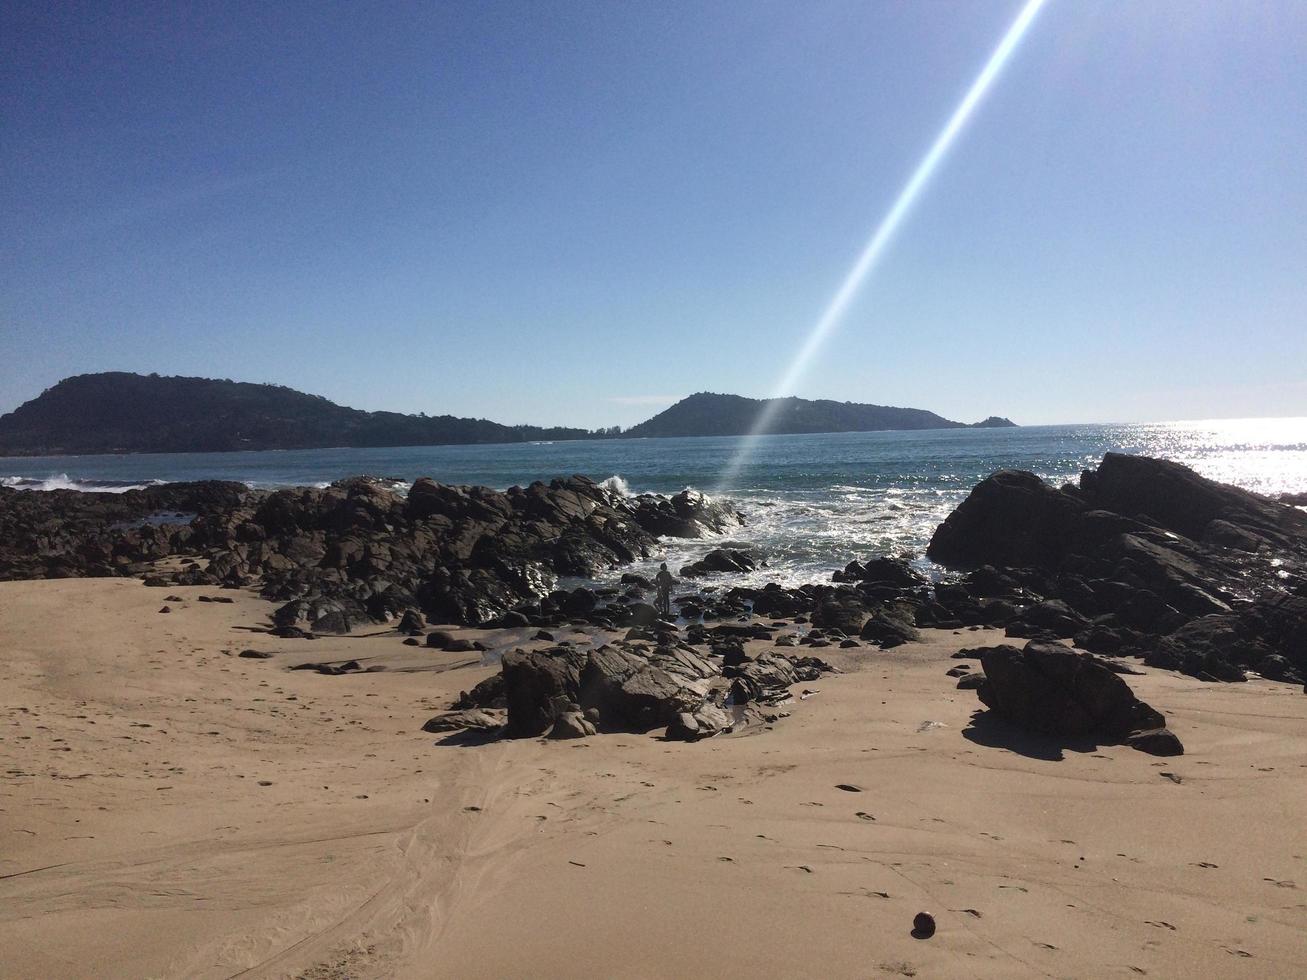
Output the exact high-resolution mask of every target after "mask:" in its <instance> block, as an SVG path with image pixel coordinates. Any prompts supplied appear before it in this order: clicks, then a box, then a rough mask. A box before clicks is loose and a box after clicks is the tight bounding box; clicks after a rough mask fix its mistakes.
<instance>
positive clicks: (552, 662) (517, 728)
mask: <svg viewBox="0 0 1307 980" xmlns="http://www.w3.org/2000/svg"><path fill="white" fill-rule="evenodd" d="M585 663H586V655H585V654H584V653H582V652H580V651H578V650H575V649H573V648H571V647H554V648H552V649H550V650H532V651H524V650H513V651H511V652H509V653H506V654H504V659H503V675H504V700H505V702H506V703H507V705H508V729H507V732H508V734H509V735H510V736H511V737H513V738H529V737H531V736H535V735H543V734H545V732H547V731H549V729H550V728H552V727H553V724H554V722H555V721H557V720H558V716H559V715H560V714H562V713H563V710H560V703H562V704H563V705H565V704H566V703H567V702H573V703H574V702H576V700H577V698H578V697H579V695H580V690H581V669H582V668H583V667H584V666H585Z"/></svg>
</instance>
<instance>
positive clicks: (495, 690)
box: [427, 623, 831, 741]
mask: <svg viewBox="0 0 1307 980" xmlns="http://www.w3.org/2000/svg"><path fill="white" fill-rule="evenodd" d="M760 629H761V630H762V631H763V632H764V633H766V634H768V635H770V634H771V632H773V631H772V630H770V629H768V628H766V627H761V628H760ZM751 635H752V634H751ZM690 638H691V639H694V640H695V641H696V643H695V644H691V643H690V642H687V639H685V638H682V637H680V636H679V635H678V630H677V628H676V627H675V626H673V625H671V624H667V623H660V624H658V630H657V634H656V636H654V635H651V636H650V641H651V642H644V641H641V640H631V639H628V640H619V641H616V642H614V643H605V644H603V645H601V646H598V647H596V648H593V649H583V648H581V647H578V646H575V645H573V644H572V643H569V642H563V643H559V644H557V645H554V646H552V647H548V648H545V649H536V650H524V649H518V650H513V651H510V652H508V653H505V654H504V656H503V660H502V668H501V670H500V672H499V673H498V674H495V675H493V676H492V677H491V678H490V679H489V680H487V681H485V682H483V683H482V684H480V685H478V686H477V687H476V688H474V689H473V690H472V691H470V692H465V693H464V695H463V697H462V698H461V699H460V700H459V701H458V702H457V703H456V704H455V705H454V708H455V710H454V711H453V712H451V713H449V714H446V715H441V716H437V717H436V718H433V719H432V720H431V721H430V722H428V723H427V730H428V731H447V730H454V729H460V728H463V729H474V730H477V731H482V732H486V731H487V729H488V727H489V726H488V725H487V724H486V721H485V719H486V718H487V717H489V718H500V721H499V724H500V725H501V726H502V733H503V734H505V735H507V736H509V737H511V738H529V737H533V736H540V735H547V736H549V737H551V738H578V737H582V736H585V735H593V734H595V733H597V732H601V731H610V732H611V731H621V732H644V731H649V730H650V729H655V728H656V729H665V730H666V735H667V737H668V738H670V739H673V740H677V741H697V740H699V739H701V738H706V737H710V736H712V735H716V734H717V733H718V732H720V731H722V730H723V729H724V728H727V727H729V724H730V723H729V721H728V717H727V713H726V697H727V689H728V682H733V683H735V684H738V685H742V686H743V689H744V690H745V691H747V692H748V695H749V703H750V704H751V705H752V706H753V707H752V708H751V711H752V712H753V714H754V715H755V717H756V718H757V719H760V720H764V721H774V720H776V718H777V717H778V715H777V714H776V713H775V711H774V710H772V709H771V708H770V707H769V706H771V705H776V704H779V703H781V702H784V701H786V700H788V699H789V689H790V687H791V686H792V685H794V684H796V683H798V682H801V681H813V680H816V679H817V678H818V677H820V676H821V675H822V674H824V673H828V672H829V671H830V670H831V667H830V666H829V665H828V664H826V663H825V662H824V661H822V660H819V659H817V658H816V657H810V656H788V655H785V654H782V653H779V652H777V651H764V652H761V653H758V654H754V655H749V654H747V653H746V652H745V650H744V647H743V645H742V644H741V643H740V633H739V632H737V631H735V630H733V629H731V627H729V626H725V625H724V626H719V627H716V628H715V629H714V630H713V631H712V632H711V633H706V634H697V635H696V634H691V636H690ZM498 711H503V712H505V713H504V714H503V715H502V717H501V716H498V715H493V714H492V715H487V714H486V712H498ZM478 712H479V713H478Z"/></svg>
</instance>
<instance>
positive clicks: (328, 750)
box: [0, 580, 1307, 978]
mask: <svg viewBox="0 0 1307 980" xmlns="http://www.w3.org/2000/svg"><path fill="white" fill-rule="evenodd" d="M170 593H176V594H180V595H183V596H185V597H186V601H185V602H182V603H170V605H171V606H172V608H173V612H172V613H170V614H167V615H162V614H159V613H158V612H157V610H158V609H159V607H160V606H161V605H162V604H163V596H164V595H165V594H170ZM208 594H221V595H228V596H235V597H236V600H237V601H236V602H235V603H234V604H231V605H224V604H213V603H201V602H199V601H197V600H198V597H199V596H200V595H208ZM270 608H271V607H270V606H269V605H268V604H267V603H264V602H262V601H260V600H258V599H257V598H254V597H252V596H248V595H244V594H241V593H230V592H224V593H214V592H213V590H211V589H208V590H206V589H171V590H160V589H149V588H145V587H143V586H142V585H141V584H140V583H139V582H135V581H127V580H80V581H62V582H24V583H6V584H0V659H2V661H3V670H4V684H3V687H2V689H0V756H3V759H2V760H0V761H2V762H3V765H0V975H3V976H4V977H41V978H55V977H89V976H95V977H174V976H179V977H180V976H185V977H232V976H250V977H280V976H305V977H374V976H402V977H434V976H442V977H443V976H449V977H479V976H530V977H571V976H605V977H618V976H621V977H652V976H678V977H680V976H736V977H738V976H745V975H753V976H786V977H794V976H818V975H819V976H839V977H843V976H850V977H852V976H859V977H868V976H881V975H888V976H900V975H901V976H918V977H1004V978H1011V977H1026V976H1050V977H1103V976H1117V975H1120V976H1143V975H1146V976H1151V977H1180V976H1195V975H1207V976H1211V977H1257V978H1264V977H1273V976H1282V977H1297V976H1302V975H1304V973H1305V972H1307V934H1305V932H1304V927H1307V905H1305V893H1307V827H1305V824H1304V820H1303V811H1304V805H1305V804H1307V782H1305V777H1307V772H1305V771H1304V769H1305V768H1307V724H1305V722H1307V697H1304V696H1303V695H1302V693H1301V692H1299V691H1298V690H1296V689H1294V688H1292V687H1289V686H1287V685H1277V684H1270V683H1267V682H1262V681H1254V682H1251V683H1249V684H1244V685H1217V684H1212V685H1205V684H1201V683H1199V682H1197V681H1195V680H1192V679H1190V678H1185V677H1179V676H1173V675H1169V674H1165V673H1161V672H1149V674H1148V676H1144V677H1131V678H1129V681H1130V683H1131V685H1132V687H1134V689H1135V690H1136V692H1137V693H1138V694H1139V695H1140V696H1141V697H1143V698H1144V699H1145V700H1147V701H1149V702H1150V703H1152V704H1153V705H1154V706H1155V707H1157V708H1159V709H1161V710H1162V711H1163V712H1165V713H1166V715H1167V716H1168V718H1169V719H1170V722H1171V727H1172V728H1173V729H1174V730H1175V731H1176V732H1177V734H1179V735H1180V737H1181V738H1182V739H1183V740H1184V742H1185V745H1186V747H1187V749H1188V754H1186V755H1185V756H1184V757H1182V758H1177V759H1166V760H1159V759H1155V758H1153V757H1150V756H1147V755H1143V754H1141V753H1139V752H1135V751H1133V750H1130V749H1126V748H1121V747H1116V746H1105V747H1101V748H1098V747H1093V746H1070V747H1066V748H1065V751H1063V752H1058V751H1057V748H1058V747H1057V746H1056V745H1055V744H1053V743H1050V742H1048V741H1042V740H1038V739H1031V738H1022V737H1019V736H1016V735H1014V734H1013V733H1012V732H1010V731H1005V730H1003V729H1001V728H998V729H995V728H994V727H993V726H989V725H984V724H981V725H980V726H979V727H972V724H971V719H972V715H973V713H974V712H975V710H976V708H977V706H978V703H977V701H976V698H975V695H974V693H972V692H967V691H957V690H955V688H954V681H953V680H952V679H951V678H948V677H946V676H944V671H945V669H947V668H948V667H949V666H951V665H952V664H953V663H954V661H951V660H950V659H949V655H950V654H951V653H952V652H953V651H954V650H956V649H957V648H958V647H959V646H960V645H975V644H977V643H982V642H997V640H998V634H996V633H992V632H980V633H970V632H964V633H963V634H961V635H960V636H959V635H955V634H952V633H933V634H930V635H929V636H928V638H927V640H926V641H925V642H922V643H919V644H912V645H910V646H907V647H902V648H899V649H898V650H894V651H891V652H884V653H882V652H877V651H873V650H870V649H863V650H861V651H856V650H855V651H846V652H844V653H845V655H844V656H842V657H840V658H839V660H838V662H839V663H841V664H842V665H844V666H846V667H848V668H849V673H847V674H844V675H842V676H837V677H831V678H827V679H824V680H823V682H821V683H820V684H815V685H807V686H808V687H817V688H820V694H818V695H817V696H815V697H812V698H809V699H807V700H803V701H798V702H796V703H795V704H794V705H792V706H791V707H790V708H789V710H791V711H792V712H793V714H792V717H790V718H788V719H785V720H783V721H782V722H781V723H780V724H778V725H777V726H776V727H775V729H774V730H771V731H757V730H754V731H752V732H749V731H746V733H744V734H741V735H732V736H724V737H719V738H715V739H711V740H709V741H707V742H702V743H699V744H696V745H685V744H677V743H665V742H663V741H661V740H660V739H659V738H658V737H656V736H655V735H648V736H643V735H607V736H600V737H597V738H591V739H585V740H581V741H575V742H554V743H547V742H544V741H539V740H526V741H519V742H498V743H492V744H483V745H474V746H468V745H449V744H439V742H438V738H439V737H438V736H431V735H425V734H423V733H422V732H421V731H420V727H421V725H422V723H423V722H424V721H425V720H426V719H427V718H428V717H430V716H431V715H432V714H434V713H436V712H437V711H438V710H440V709H442V708H444V707H446V706H447V705H448V703H449V701H450V699H451V698H452V697H453V696H455V695H456V694H457V692H458V691H459V690H460V689H466V688H469V687H471V686H472V685H473V684H474V683H476V682H477V681H478V680H480V679H481V678H483V677H485V676H487V675H488V674H489V673H490V672H491V670H492V668H489V667H485V666H481V665H480V663H479V658H477V657H476V656H475V655H474V656H468V655H466V654H451V653H440V652H435V651H431V650H428V649H425V648H422V649H414V648H411V647H405V646H403V645H402V644H401V642H400V638H399V637H398V636H397V635H396V634H395V633H393V632H385V631H382V630H376V631H373V632H372V634H371V635H365V636H354V637H349V638H340V639H321V640H317V641H312V642H310V641H304V640H277V639H272V638H270V637H268V636H266V635H263V634H260V633H252V632H248V631H246V629H245V628H246V627H249V626H251V625H254V624H257V623H258V622H260V621H261V620H264V619H265V618H266V616H267V614H268V612H269V610H270ZM247 647H253V648H256V649H260V650H267V651H272V652H274V654H275V655H274V657H273V658H272V659H269V660H251V659H242V658H238V657H236V656H235V655H234V654H235V653H237V652H239V651H240V650H242V649H245V648H247ZM825 652H827V653H830V652H832V651H825ZM348 657H354V658H357V659H359V660H360V661H363V662H365V663H366V664H380V665H383V666H386V667H387V668H388V669H387V670H386V671H385V672H381V673H370V674H357V675H350V676H342V677H330V676H322V675H318V674H314V673H311V672H306V671H298V672H290V671H287V670H286V669H285V668H286V667H287V666H288V665H289V664H292V663H297V662H301V661H304V660H330V659H344V658H348ZM832 659H835V658H834V657H832ZM1059 754H1060V755H1061V756H1062V758H1061V759H1060V760H1059V759H1057V758H1055V757H1056V756H1057V755H1059ZM838 784H850V785H852V786H856V787H860V789H861V791H860V792H850V791H847V790H842V789H839V788H837V786H838ZM922 910H928V911H930V912H933V913H934V914H935V916H936V917H937V920H938V924H939V930H938V932H937V933H936V935H935V936H934V937H933V938H931V939H928V940H917V939H913V938H912V937H911V936H910V935H909V930H910V928H911V922H912V918H913V916H914V915H915V914H916V913H917V912H918V911H922Z"/></svg>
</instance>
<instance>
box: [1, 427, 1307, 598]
mask: <svg viewBox="0 0 1307 980" xmlns="http://www.w3.org/2000/svg"><path fill="white" fill-rule="evenodd" d="M739 443H740V439H739V438H737V437H707V438H684V439H613V440H601V441H583V442H553V443H520V444H512V445H482V446H412V447H398V448H387V449H314V450H290V451H275V452H241V453H179V454H138V455H129V456H66V457H42V458H21V459H19V458H11V459H4V458H0V483H3V484H4V485H7V486H18V487H28V488H32V489H54V488H59V487H62V488H70V489H88V490H89V489H100V490H123V489H127V488H129V487H133V486H143V485H146V484H148V483H153V482H168V481H174V480H207V479H221V480H237V481H241V482H244V483H247V484H250V485H251V486H255V487H286V486H324V485H326V484H327V483H329V482H331V481H332V480H337V479H340V478H341V477H345V476H352V475H357V474H362V473H367V474H371V475H374V476H383V477H392V478H395V479H396V480H399V481H404V482H411V481H412V480H414V479H416V478H417V477H419V476H429V477H432V478H434V479H436V480H439V481H441V482H444V483H467V484H480V485H483V486H489V487H494V488H497V489H504V488H507V487H509V486H513V485H525V484H527V483H530V482H531V481H533V480H549V479H551V478H553V477H558V476H569V475H571V474H573V473H581V474H584V475H586V476H589V477H591V478H593V479H595V480H608V481H610V485H612V486H614V487H615V488H617V489H619V490H621V491H623V492H627V493H641V492H646V491H653V492H658V493H674V492H676V491H678V490H681V489H683V488H685V487H697V488H708V487H713V486H716V485H717V483H718V482H719V479H720V475H721V473H722V471H723V469H724V468H725V466H726V464H727V462H728V461H729V460H730V459H731V457H732V455H733V454H734V451H735V449H736V448H737V446H738V445H739ZM1108 451H1117V452H1129V453H1144V454H1147V455H1152V456H1161V457H1165V458H1167V459H1174V460H1177V461H1179V462H1181V463H1184V464H1186V465H1188V466H1191V467H1193V468H1194V469H1195V470H1197V471H1198V472H1199V473H1201V474H1203V475H1204V476H1209V477H1212V478H1213V479H1217V480H1221V481H1224V482H1227V483H1233V484H1236V485H1238V486H1242V487H1246V488H1247V489H1249V490H1254V491H1257V492H1260V493H1266V494H1272V495H1274V494H1279V493H1286V492H1287V493H1304V492H1307V419H1244V420H1223V421H1214V422H1171V423H1157V424H1145V425H1059V426H1022V427H1020V428H1012V429H935V430H929V431H922V432H856V433H837V434H817V435H792V436H767V437H764V438H762V439H760V440H758V442H757V444H756V447H755V452H754V453H753V455H752V456H751V458H750V459H749V460H748V461H747V462H746V463H745V465H744V466H743V467H741V468H740V470H739V471H738V474H737V476H736V478H735V480H734V483H733V485H732V486H731V487H729V488H728V491H727V493H726V495H727V496H729V497H730V498H732V499H733V500H735V501H736V502H737V504H738V505H739V507H740V508H741V509H742V510H743V511H744V513H745V514H746V516H747V518H748V524H747V525H746V526H745V527H742V528H740V529H739V530H738V531H735V532H732V533H731V534H730V535H729V536H726V537H717V538H712V539H710V540H705V541H699V542H683V541H668V542H666V543H665V551H663V552H660V553H659V554H658V555H656V556H654V559H653V562H651V563H648V564H642V565H641V566H637V568H636V569H635V570H636V571H645V572H648V571H649V570H650V569H651V568H654V567H656V564H654V562H656V561H659V560H666V561H667V562H668V563H669V564H670V565H671V567H672V568H673V569H677V568H679V567H680V565H681V564H684V563H686V562H688V561H691V560H693V559H694V558H696V557H698V556H700V555H702V554H703V553H704V552H706V551H707V550H709V549H710V548H714V547H740V548H748V549H750V550H752V551H754V552H756V553H758V554H759V555H760V556H761V557H762V558H763V559H764V560H766V562H767V567H766V568H764V569H760V570H759V571H758V572H757V573H755V574H754V575H751V576H745V577H742V578H741V577H734V576H733V577H732V579H731V581H732V583H733V584H748V583H754V584H757V583H762V582H765V581H780V582H783V583H793V584H797V583H802V582H810V581H817V580H829V578H830V573H831V572H832V571H834V570H835V569H836V568H842V567H843V566H844V565H845V564H846V563H847V562H848V561H849V560H851V559H853V558H866V557H871V556H874V555H883V554H902V555H909V556H914V557H916V558H917V559H920V557H921V555H922V554H923V553H924V551H925V547H926V544H927V542H928V541H929V540H930V535H931V533H932V532H933V531H934V529H935V527H936V526H937V525H938V524H939V523H940V521H942V520H943V519H944V518H945V517H946V516H947V515H948V513H949V512H950V511H951V510H952V509H953V508H954V507H955V506H957V504H958V503H959V502H960V501H961V500H962V499H963V498H964V497H965V496H966V495H967V493H968V491H970V489H971V488H972V487H973V486H974V485H975V484H976V483H977V482H978V481H979V480H981V479H983V478H984V477H985V476H987V475H988V474H990V473H992V472H994V471H995V470H998V469H1003V468H1009V469H1023V470H1031V471H1033V472H1034V473H1037V474H1038V475H1039V476H1041V477H1043V478H1045V479H1047V480H1049V481H1052V482H1054V483H1060V482H1064V481H1068V480H1075V479H1076V478H1077V477H1078V476H1079V473H1080V471H1081V470H1082V469H1085V468H1087V467H1092V466H1094V465H1095V464H1096V463H1097V461H1098V460H1100V459H1101V458H1102V456H1103V453H1105V452H1108Z"/></svg>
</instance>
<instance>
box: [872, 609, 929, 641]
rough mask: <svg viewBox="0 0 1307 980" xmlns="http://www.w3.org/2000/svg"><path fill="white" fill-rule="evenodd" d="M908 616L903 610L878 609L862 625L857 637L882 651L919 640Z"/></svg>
mask: <svg viewBox="0 0 1307 980" xmlns="http://www.w3.org/2000/svg"><path fill="white" fill-rule="evenodd" d="M910 615H911V613H910V612H909V611H908V610H904V609H878V610H877V611H876V612H875V613H874V614H873V615H872V616H871V618H870V619H868V620H867V621H866V622H865V623H864V624H863V625H862V629H861V631H860V632H859V636H861V637H862V639H864V640H868V641H870V642H872V643H875V644H876V645H877V646H879V647H880V648H881V649H882V650H888V649H890V648H891V647H896V646H901V645H902V644H904V643H912V642H915V641H916V640H920V639H921V634H920V633H919V632H917V629H916V627H915V626H913V625H912V622H911V620H910V618H909V617H910Z"/></svg>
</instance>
